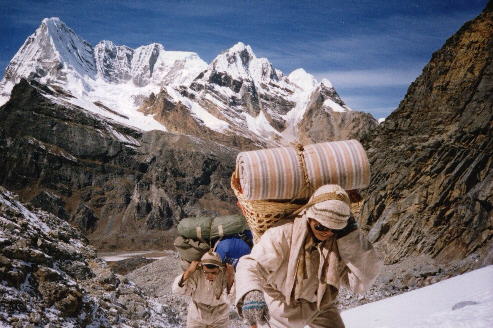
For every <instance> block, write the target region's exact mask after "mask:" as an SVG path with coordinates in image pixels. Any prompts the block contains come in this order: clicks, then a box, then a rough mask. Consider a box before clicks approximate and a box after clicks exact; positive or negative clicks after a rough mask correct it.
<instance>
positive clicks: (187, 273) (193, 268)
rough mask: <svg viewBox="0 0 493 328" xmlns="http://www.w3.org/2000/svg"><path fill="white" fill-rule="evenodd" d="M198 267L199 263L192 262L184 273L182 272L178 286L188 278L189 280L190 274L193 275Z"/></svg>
mask: <svg viewBox="0 0 493 328" xmlns="http://www.w3.org/2000/svg"><path fill="white" fill-rule="evenodd" d="M199 266H200V261H192V263H190V265H189V266H188V269H187V270H186V271H185V272H183V276H182V278H181V281H180V285H181V284H182V283H184V282H185V281H186V280H187V279H188V278H190V276H191V275H192V273H194V272H195V271H196V270H197V268H198V267H199Z"/></svg>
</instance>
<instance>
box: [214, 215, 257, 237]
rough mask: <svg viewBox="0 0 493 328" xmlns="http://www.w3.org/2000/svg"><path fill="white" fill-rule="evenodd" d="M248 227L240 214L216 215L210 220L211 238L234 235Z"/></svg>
mask: <svg viewBox="0 0 493 328" xmlns="http://www.w3.org/2000/svg"><path fill="white" fill-rule="evenodd" d="M248 229H249V228H248V225H247V223H246V220H245V218H244V217H243V216H242V215H225V216H218V217H215V218H214V220H212V227H211V239H212V240H214V239H216V238H222V237H224V236H231V235H235V234H237V233H242V232H243V231H245V230H248Z"/></svg>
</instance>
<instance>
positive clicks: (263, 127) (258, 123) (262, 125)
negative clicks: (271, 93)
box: [244, 111, 279, 136]
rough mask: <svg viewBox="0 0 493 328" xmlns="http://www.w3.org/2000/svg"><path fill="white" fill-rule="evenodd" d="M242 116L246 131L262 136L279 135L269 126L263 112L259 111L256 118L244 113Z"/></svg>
mask: <svg viewBox="0 0 493 328" xmlns="http://www.w3.org/2000/svg"><path fill="white" fill-rule="evenodd" d="M244 116H245V120H246V122H247V126H248V129H249V130H250V131H252V132H253V133H256V134H258V135H264V136H267V135H271V134H274V135H279V132H278V131H277V130H276V129H274V128H273V127H272V125H270V123H269V121H267V118H266V117H265V114H264V112H263V111H260V113H259V114H258V115H257V117H253V116H251V115H250V114H248V113H244Z"/></svg>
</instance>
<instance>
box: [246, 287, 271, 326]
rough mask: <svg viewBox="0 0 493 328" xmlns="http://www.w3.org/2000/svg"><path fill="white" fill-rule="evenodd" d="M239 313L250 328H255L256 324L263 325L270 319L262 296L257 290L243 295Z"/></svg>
mask: <svg viewBox="0 0 493 328" xmlns="http://www.w3.org/2000/svg"><path fill="white" fill-rule="evenodd" d="M241 311H242V313H243V318H245V320H246V321H247V323H248V324H249V325H250V326H252V327H256V325H257V323H259V324H264V323H266V322H267V321H268V320H269V319H270V317H269V308H268V307H267V304H266V303H265V298H264V294H263V293H262V292H261V291H259V290H252V291H250V292H248V293H247V294H246V295H245V297H244V298H243V305H242V307H241Z"/></svg>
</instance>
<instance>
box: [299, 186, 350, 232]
mask: <svg viewBox="0 0 493 328" xmlns="http://www.w3.org/2000/svg"><path fill="white" fill-rule="evenodd" d="M304 215H305V216H306V217H308V218H312V219H315V220H317V221H318V222H319V223H320V224H322V225H323V226H326V227H327V228H330V229H334V230H339V229H343V228H344V227H345V226H346V225H347V222H348V219H349V216H350V215H351V202H350V200H349V196H348V194H347V193H346V191H345V190H344V189H342V188H341V187H340V186H339V185H335V184H328V185H323V186H321V187H319V188H318V189H317V190H315V192H314V193H313V195H312V196H311V197H310V200H309V201H308V203H307V204H306V205H305V206H304Z"/></svg>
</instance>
